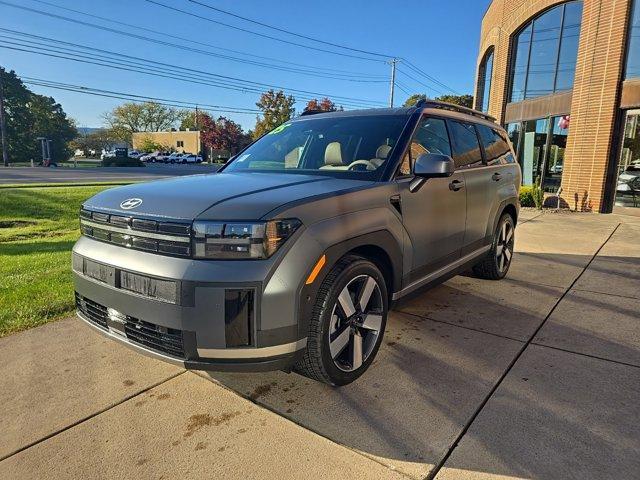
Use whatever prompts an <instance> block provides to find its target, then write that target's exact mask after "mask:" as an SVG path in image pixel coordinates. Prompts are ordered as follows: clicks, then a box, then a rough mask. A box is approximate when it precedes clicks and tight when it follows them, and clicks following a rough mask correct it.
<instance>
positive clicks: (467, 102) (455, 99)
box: [404, 93, 473, 108]
mask: <svg viewBox="0 0 640 480" xmlns="http://www.w3.org/2000/svg"><path fill="white" fill-rule="evenodd" d="M428 98H429V97H428V96H427V95H426V94H425V93H414V94H413V95H411V96H410V97H409V98H407V99H406V100H405V102H404V106H405V107H411V106H413V105H415V104H416V103H418V101H420V100H426V99H428ZM434 100H436V101H439V102H447V103H453V104H454V105H460V106H462V107H468V108H473V95H441V96H439V97H436V98H434Z"/></svg>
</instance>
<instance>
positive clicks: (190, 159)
mask: <svg viewBox="0 0 640 480" xmlns="http://www.w3.org/2000/svg"><path fill="white" fill-rule="evenodd" d="M181 161H182V163H202V157H201V156H200V155H194V154H193V153H187V154H184V155H183V156H182V159H181Z"/></svg>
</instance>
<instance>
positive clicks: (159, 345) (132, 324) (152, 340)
mask: <svg viewBox="0 0 640 480" xmlns="http://www.w3.org/2000/svg"><path fill="white" fill-rule="evenodd" d="M76 306H77V308H78V310H79V311H80V313H82V315H83V316H84V318H86V319H87V320H89V321H90V322H91V323H93V324H94V325H97V326H98V327H100V328H102V329H103V330H107V331H108V330H109V321H110V320H109V314H108V311H107V307H105V306H104V305H100V304H99V303H96V302H94V301H92V300H89V299H88V298H86V297H83V296H82V295H80V294H79V293H78V292H76ZM122 322H124V333H125V336H126V337H127V339H128V340H129V341H130V342H131V343H134V344H137V345H140V346H144V347H146V348H148V349H150V350H154V351H156V352H159V353H164V354H167V355H171V356H173V357H178V358H182V359H183V358H185V354H184V339H183V332H182V330H178V329H175V328H167V327H162V326H160V325H156V324H154V323H151V322H145V321H143V320H140V319H138V318H135V317H131V316H129V315H123V316H121V317H120V320H119V323H122Z"/></svg>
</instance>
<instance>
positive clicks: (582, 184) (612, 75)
mask: <svg viewBox="0 0 640 480" xmlns="http://www.w3.org/2000/svg"><path fill="white" fill-rule="evenodd" d="M630 3H631V0H584V10H583V14H582V28H581V33H580V43H579V48H578V62H577V67H576V77H575V82H574V85H573V97H572V101H571V124H570V127H569V137H568V139H567V150H566V158H565V161H564V171H563V173H562V189H563V192H562V197H563V198H564V200H565V201H566V202H567V203H568V204H569V206H570V208H571V209H574V210H580V211H601V210H602V208H603V199H604V191H605V181H606V174H607V169H608V164H609V159H610V158H611V154H612V152H615V151H616V149H617V145H613V144H612V139H613V134H614V127H615V120H616V116H617V114H618V108H619V91H620V87H621V82H622V75H623V70H622V69H623V65H624V54H625V42H626V41H625V39H626V31H627V28H628V24H629V18H628V14H629V11H630Z"/></svg>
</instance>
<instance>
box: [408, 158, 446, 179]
mask: <svg viewBox="0 0 640 480" xmlns="http://www.w3.org/2000/svg"><path fill="white" fill-rule="evenodd" d="M455 170H456V165H455V163H454V162H453V160H452V158H451V157H450V156H449V155H441V154H439V153H422V154H420V155H419V156H418V158H417V159H416V163H415V165H414V166H413V174H414V175H415V176H416V177H420V178H442V177H450V176H451V175H453V173H454V172H455Z"/></svg>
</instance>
